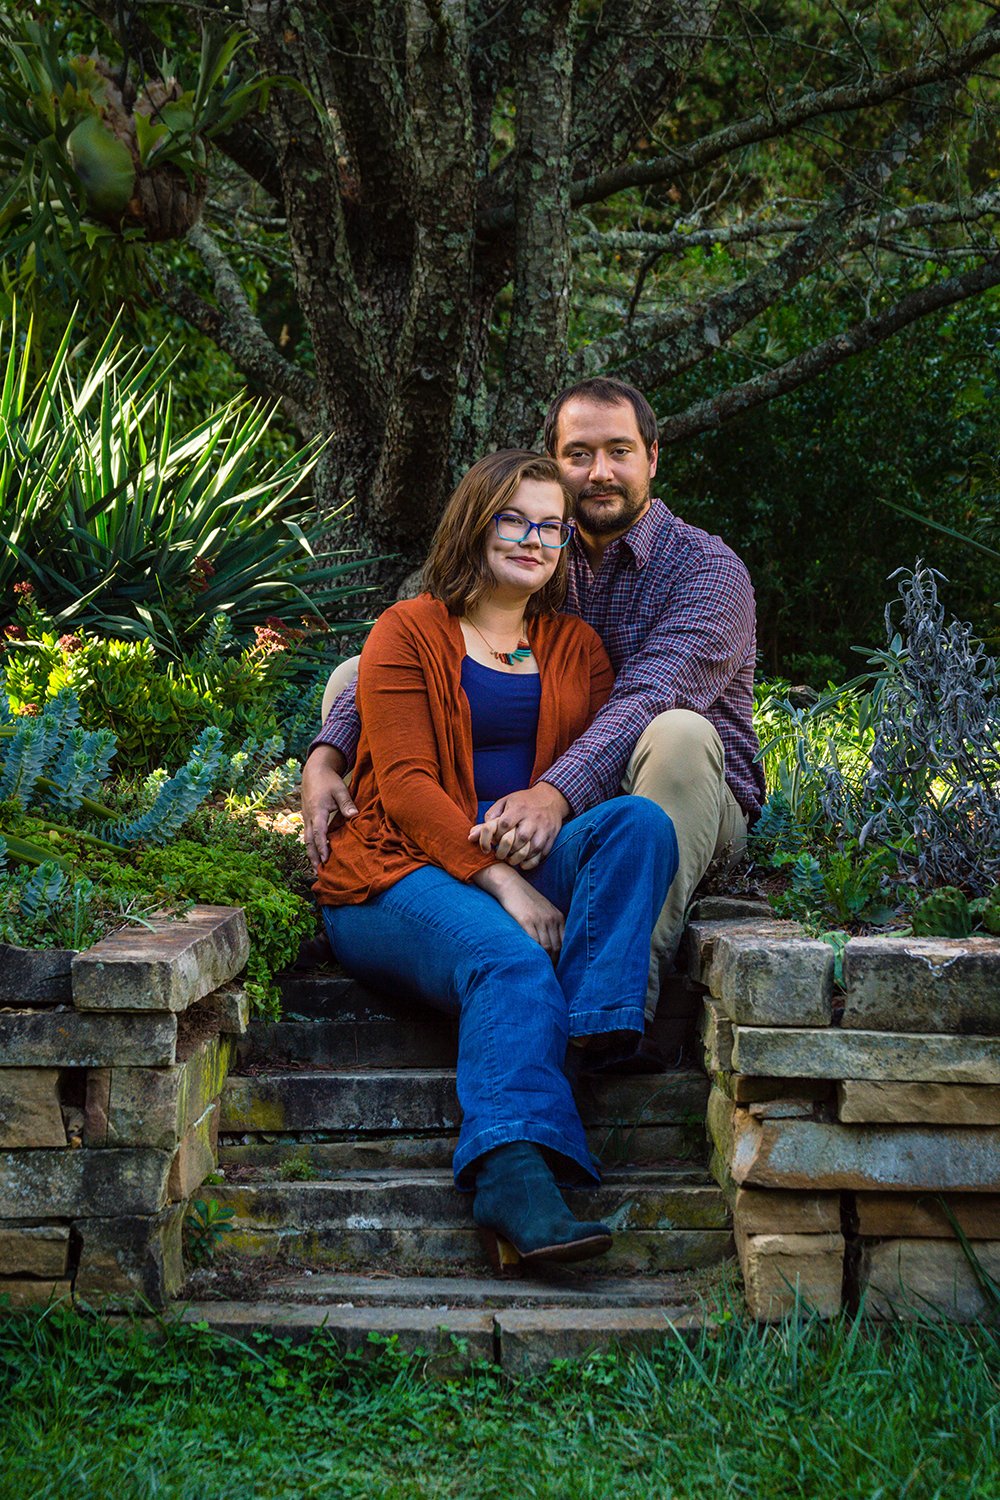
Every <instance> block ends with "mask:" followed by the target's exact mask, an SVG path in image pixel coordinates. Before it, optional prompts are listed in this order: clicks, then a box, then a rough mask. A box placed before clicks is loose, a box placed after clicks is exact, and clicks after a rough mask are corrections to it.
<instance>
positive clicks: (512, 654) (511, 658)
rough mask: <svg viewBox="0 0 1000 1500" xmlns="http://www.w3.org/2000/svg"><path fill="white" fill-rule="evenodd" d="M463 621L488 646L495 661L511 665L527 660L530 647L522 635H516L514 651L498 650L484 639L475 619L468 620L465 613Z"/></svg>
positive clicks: (507, 665)
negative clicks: (516, 640)
mask: <svg viewBox="0 0 1000 1500" xmlns="http://www.w3.org/2000/svg"><path fill="white" fill-rule="evenodd" d="M465 621H466V624H467V625H471V626H472V628H473V630H474V631H475V632H476V634H477V635H478V637H479V639H480V640H481V641H482V642H483V644H484V645H485V646H486V647H487V648H488V650H489V653H490V655H491V656H495V657H496V659H497V661H502V662H503V664H504V666H505V667H512V666H513V665H514V663H515V662H519V661H527V659H528V657H529V656H530V655H531V647H530V646H529V645H528V642H527V641H526V640H525V638H524V636H523V635H519V636H518V642H517V650H516V651H498V650H497V649H496V647H495V646H494V645H492V644H491V643H490V642H489V641H488V640H487V639H486V637H485V636H484V635H483V632H482V631H481V630H480V628H479V626H478V625H477V624H476V623H475V621H473V620H470V619H469V617H468V615H466V617H465Z"/></svg>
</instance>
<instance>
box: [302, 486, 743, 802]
mask: <svg viewBox="0 0 1000 1500" xmlns="http://www.w3.org/2000/svg"><path fill="white" fill-rule="evenodd" d="M565 608H566V610H567V611H568V612H569V613H570V614H575V615H579V616H580V617H581V619H584V620H586V622H587V624H588V625H591V626H593V628H594V630H596V631H597V634H598V635H599V636H600V637H601V640H602V641H603V642H604V647H605V650H606V651H607V653H608V656H609V657H610V658H611V665H612V666H613V667H614V670H615V686H614V690H613V692H612V694H611V697H610V698H609V699H608V701H607V703H606V704H605V706H604V707H603V708H602V709H601V712H600V713H599V714H598V715H597V718H596V719H595V720H594V722H593V724H591V726H590V728H589V729H588V730H586V732H585V733H584V734H583V735H581V737H580V738H579V739H578V740H577V741H576V743H575V744H574V745H572V746H571V748H570V749H569V750H568V751H567V752H566V754H565V755H563V756H562V757H561V758H560V759H559V760H557V761H556V763H555V765H554V766H552V767H550V769H549V770H548V771H546V773H545V780H546V781H547V782H548V783H549V784H550V785H551V786H554V787H556V788H557V789H558V790H559V791H560V792H562V794H563V796H564V797H565V798H566V801H567V802H568V803H569V805H570V807H571V808H572V809H573V812H574V813H580V812H583V811H584V810H585V809H586V808H588V807H593V806H594V805H595V803H598V802H603V801H604V800H606V799H607V798H608V797H613V796H614V795H615V793H616V792H617V791H618V790H619V788H620V786H621V780H622V776H623V775H624V773H625V767H626V766H627V765H628V761H629V757H630V756H631V754H632V751H633V750H634V749H635V744H636V741H637V740H638V738H639V736H640V734H641V733H642V731H643V730H644V729H645V728H646V725H647V724H649V723H650V721H651V720H652V719H654V718H655V717H656V715H657V714H660V713H663V712H664V711H665V710H666V709H669V708H689V709H692V710H693V711H694V712H695V713H698V714H701V715H702V716H703V717H704V718H706V719H708V721H709V722H710V723H711V724H713V725H714V726H715V728H716V730H717V731H718V734H719V738H720V739H721V741H722V747H723V750H724V751H725V756H726V780H727V781H728V783H729V785H730V787H731V788H732V791H733V795H734V796H735V798H736V800H737V802H738V803H739V804H740V807H741V808H742V809H743V811H744V812H745V813H746V814H747V815H748V817H749V818H750V819H751V821H752V820H753V819H754V818H755V817H756V816H757V813H758V812H759V810H760V807H761V804H762V803H763V800H764V776H763V772H762V771H761V768H760V766H759V765H758V764H757V763H756V761H755V756H756V755H757V752H758V749H759V746H758V742H757V736H756V734H755V733H754V729H753V721H752V720H753V670H754V659H755V655H756V649H755V616H754V597H753V589H752V587H751V584H750V578H749V575H748V574H747V570H746V568H745V567H744V566H743V564H742V563H741V562H740V560H739V558H738V557H737V556H736V554H735V552H733V551H731V549H730V548H729V547H727V546H726V544H725V542H723V541H722V540H721V538H720V537H717V536H710V535H709V534H708V533H707V532H705V531H700V530H699V529H698V528H697V527H696V526H688V525H687V524H686V523H685V522H684V521H681V520H678V518H677V517H676V516H675V515H673V514H672V513H671V512H670V511H669V510H668V509H667V507H666V506H665V505H664V504H663V503H662V501H660V500H653V501H652V502H651V504H650V507H649V509H648V510H647V511H646V513H645V515H643V516H642V517H640V519H639V520H638V521H636V523H635V525H634V526H632V527H631V528H630V530H628V531H627V532H626V533H625V535H624V536H621V537H618V538H617V539H616V540H615V541H613V542H611V543H610V545H609V546H608V547H607V548H606V549H605V552H604V559H603V561H602V564H601V567H600V569H599V571H598V572H597V573H596V574H595V573H594V572H593V571H592V570H591V567H590V563H589V561H588V559H587V554H586V552H585V551H584V549H583V546H582V545H581V543H580V542H579V540H578V539H577V538H576V537H574V538H573V540H572V541H571V542H570V548H569V592H568V594H567V598H566V604H565ZM359 727H360V721H359V719H358V715H357V710H356V709H355V707H354V702H353V694H351V693H343V694H341V696H340V698H338V699H337V701H336V703H335V704H334V705H333V708H332V709H331V711H330V714H329V717H328V718H327V721H326V723H325V724H324V725H323V728H322V730H321V731H320V734H319V735H318V737H317V739H316V740H315V741H314V743H315V744H326V745H335V746H336V748H337V749H338V750H340V751H341V753H342V754H343V755H344V756H345V757H346V759H347V762H348V764H350V763H351V761H352V760H353V759H354V753H355V750H356V748H357V742H358V732H359Z"/></svg>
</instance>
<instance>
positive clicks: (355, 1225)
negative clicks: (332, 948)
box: [185, 974, 732, 1368]
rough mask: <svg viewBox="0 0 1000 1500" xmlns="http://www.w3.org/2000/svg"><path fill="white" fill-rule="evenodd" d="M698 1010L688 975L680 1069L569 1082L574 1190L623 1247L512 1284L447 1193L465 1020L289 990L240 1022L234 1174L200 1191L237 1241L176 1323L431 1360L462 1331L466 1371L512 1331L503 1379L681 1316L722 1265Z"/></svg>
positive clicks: (681, 1003) (660, 1023)
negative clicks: (575, 1139) (595, 1162)
mask: <svg viewBox="0 0 1000 1500" xmlns="http://www.w3.org/2000/svg"><path fill="white" fill-rule="evenodd" d="M700 1007H701V993H700V991H698V990H697V989H695V988H694V987H693V986H689V985H688V984H687V983H686V982H685V981H683V980H680V979H678V980H677V981H676V983H675V984H674V986H673V988H672V989H671V990H670V992H669V993H668V994H667V995H666V996H665V998H664V1002H663V1004H662V1006H661V1015H660V1016H659V1017H658V1019H657V1021H656V1023H655V1025H654V1030H653V1036H654V1039H655V1040H656V1041H657V1043H658V1044H659V1045H660V1046H661V1048H662V1049H663V1050H664V1052H665V1054H666V1055H667V1056H669V1057H670V1058H671V1060H672V1062H673V1063H674V1064H675V1066H673V1067H671V1069H670V1070H669V1071H667V1072H664V1073H659V1074H651V1075H645V1076H641V1077H624V1076H618V1077H615V1076H607V1077H604V1078H600V1079H598V1078H588V1079H584V1080H582V1081H581V1084H580V1086H579V1089H578V1100H579V1103H580V1108H581V1114H582V1115H583V1118H584V1122H585V1124H586V1126H587V1129H588V1138H589V1141H590V1145H591V1149H592V1150H593V1151H594V1153H595V1154H596V1155H597V1156H598V1157H599V1158H600V1160H601V1162H602V1164H603V1166H604V1169H605V1176H604V1181H603V1183H602V1185H601V1187H600V1188H599V1189H597V1190H596V1191H595V1192H588V1193H570V1194H568V1195H567V1197H568V1201H569V1202H570V1204H571V1206H572V1207H573V1208H574V1210H575V1211H576V1212H578V1213H579V1214H585V1215H587V1216H588V1217H593V1216H597V1217H601V1218H603V1219H605V1220H606V1221H607V1222H609V1223H610V1224H611V1225H612V1226H613V1228H614V1229H615V1243H614V1248H613V1250H612V1251H611V1253H610V1254H609V1255H607V1256H604V1257H601V1258H600V1259H598V1260H595V1261H591V1262H584V1263H582V1264H581V1265H578V1266H572V1267H569V1266H568V1267H560V1268H552V1269H550V1271H549V1272H548V1273H547V1274H546V1276H545V1277H544V1278H540V1277H539V1276H538V1275H537V1274H536V1275H532V1276H530V1277H529V1276H524V1277H513V1278H509V1279H503V1280H501V1279H500V1278H498V1277H497V1276H495V1275H494V1273H493V1272H492V1270H491V1268H490V1266H489V1263H488V1261H487V1258H486V1255H485V1252H484V1251H483V1248H482V1246H481V1242H480V1240H479V1237H478V1233H477V1231H476V1229H475V1226H474V1225H473V1222H472V1216H471V1196H470V1195H467V1194H460V1193H457V1192H456V1191H455V1190H454V1187H453V1185H452V1179H451V1170H450V1163H451V1156H452V1152H453V1150H454V1145H455V1140H456V1137H457V1132H458V1119H459V1112H458V1104H457V1099H456V1095H455V1071H454V1063H455V1054H456V1032H455V1026H454V1023H453V1022H452V1021H450V1020H449V1019H448V1018H447V1017H444V1016H440V1015H436V1014H434V1013H433V1012H429V1011H425V1010H423V1009H422V1008H419V1007H416V1006H413V1005H409V1004H407V1003H405V1002H403V1001H397V1000H393V999H391V998H387V997H381V996H380V997H374V996H372V995H371V994H370V993H367V992H366V991H365V990H363V989H362V988H361V987H360V986H358V985H356V984H354V983H353V982H351V981H349V980H347V979H345V978H343V977H339V976H336V975H319V974H316V975H305V976H299V977H296V976H289V979H288V981H287V985H286V992H285V995H284V1013H285V1015H286V1016H287V1017H288V1019H286V1020H283V1021H281V1022H276V1023H264V1022H256V1023H253V1024H252V1025H251V1026H250V1029H249V1030H248V1032H247V1034H246V1035H245V1036H244V1037H243V1038H242V1040H241V1042H240V1045H239V1052H238V1060H237V1065H236V1068H235V1071H234V1072H233V1073H232V1074H231V1075H230V1077H229V1079H228V1081H227V1084H226V1088H225V1091H224V1094H223V1099H222V1112H221V1118H220V1123H219V1168H220V1172H221V1173H222V1174H223V1176H224V1181H223V1182H222V1183H220V1184H219V1185H216V1186H212V1187H210V1188H208V1187H206V1188H205V1189H204V1195H205V1196H211V1197H213V1198H215V1199H216V1201H217V1202H218V1203H219V1204H220V1205H223V1206H227V1207H230V1208H232V1209H233V1211H234V1214H233V1219H232V1231H231V1233H229V1234H228V1235H227V1237H226V1250H225V1254H224V1255H223V1256H221V1257H220V1262H219V1268H218V1269H213V1270H212V1271H211V1272H209V1273H197V1274H196V1275H195V1277H194V1278H193V1280H192V1282H191V1284H190V1286H189V1288H188V1295H189V1296H190V1297H193V1298H194V1299H195V1300H194V1301H192V1302H190V1303H189V1305H188V1307H187V1310H186V1312H185V1316H187V1317H191V1318H201V1319H207V1320H208V1321H209V1322H211V1323H212V1324H213V1325H215V1326H217V1327H225V1328H229V1329H231V1330H239V1329H242V1330H244V1331H245V1330H246V1328H247V1327H248V1326H267V1327H270V1328H272V1329H276V1328H278V1329H280V1330H281V1331H283V1332H285V1333H290V1334H292V1335H293V1336H295V1335H298V1334H300V1333H302V1332H303V1331H306V1330H308V1329H310V1328H312V1327H315V1326H318V1325H320V1324H324V1323H325V1324H326V1325H327V1326H329V1327H331V1328H332V1329H333V1330H334V1331H335V1332H336V1333H337V1337H338V1340H339V1341H340V1342H342V1343H346V1344H347V1345H349V1346H350V1345H352V1344H353V1345H355V1346H357V1345H359V1344H360V1343H361V1342H363V1341H364V1340H365V1339H366V1338H367V1337H368V1336H369V1334H370V1333H371V1332H373V1331H375V1332H383V1333H386V1334H392V1335H395V1336H397V1337H398V1338H399V1339H400V1341H401V1343H402V1344H403V1346H404V1347H406V1346H407V1345H408V1344H409V1345H410V1346H414V1347H416V1346H420V1347H423V1348H427V1347H428V1343H430V1345H432V1346H433V1345H435V1343H437V1344H438V1345H440V1342H441V1339H442V1338H444V1339H445V1340H447V1338H448V1336H449V1335H450V1334H456V1335H459V1336H460V1337H461V1338H462V1340H463V1347H464V1348H466V1349H467V1351H468V1357H470V1358H472V1357H480V1356H484V1355H485V1357H489V1358H494V1359H497V1358H500V1357H501V1356H500V1345H501V1343H502V1342H503V1339H504V1337H506V1338H507V1348H508V1353H507V1357H505V1358H503V1359H502V1360H501V1362H503V1363H505V1364H506V1365H508V1366H510V1367H511V1368H513V1367H514V1366H515V1365H516V1366H517V1367H518V1368H530V1367H532V1365H533V1362H536V1360H537V1361H541V1362H545V1361H548V1360H550V1359H552V1358H554V1357H557V1356H559V1355H561V1354H567V1355H569V1354H575V1353H580V1352H583V1350H584V1349H586V1348H593V1347H605V1346H608V1345H610V1344H611V1343H615V1342H622V1341H624V1342H627V1343H629V1344H631V1345H635V1344H636V1343H638V1344H640V1345H641V1344H643V1343H648V1342H649V1341H650V1340H651V1339H653V1338H654V1337H660V1338H662V1337H663V1336H664V1332H665V1322H666V1321H670V1322H674V1323H678V1322H679V1323H680V1324H684V1323H685V1322H690V1321H691V1313H690V1308H691V1306H692V1304H694V1303H695V1302H696V1301H697V1297H698V1294H699V1292H700V1291H702V1290H703V1289H704V1288H705V1287H706V1286H707V1285H708V1284H709V1282H710V1281H711V1279H712V1272H711V1270H710V1268H714V1267H718V1266H719V1265H720V1263H722V1262H724V1261H725V1260H727V1259H728V1257H729V1256H730V1255H731V1254H732V1239H731V1232H730V1220H729V1216H728V1211H727V1208H726V1204H725V1202H724V1199H723V1196H722V1193H721V1191H720V1189H719V1188H718V1186H717V1185H716V1184H715V1182H714V1181H713V1180H712V1179H711V1177H710V1176H709V1175H708V1170H707V1143H706V1135H705V1107H706V1101H707V1096H708V1080H707V1079H706V1077H705V1075H704V1072H703V1071H702V1070H701V1069H700V1068H699V1067H698V1066H697V1065H696V1064H695V1063H694V1062H693V1061H692V1059H693V1057H694V1055H695V1047H694V1040H695V1027H696V1018H697V1015H698V1012H699V1010H700ZM512 1320H513V1322H512ZM505 1328H506V1330H507V1333H506V1335H505V1334H504V1329H505ZM515 1349H516V1350H517V1351H519V1352H517V1353H516V1354H515Z"/></svg>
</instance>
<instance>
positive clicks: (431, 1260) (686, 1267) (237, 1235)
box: [226, 1222, 733, 1276]
mask: <svg viewBox="0 0 1000 1500" xmlns="http://www.w3.org/2000/svg"><path fill="white" fill-rule="evenodd" d="M226 1249H227V1252H228V1253H229V1254H230V1255H232V1256H234V1257H240V1256H249V1257H253V1258H258V1259H262V1260H265V1261H267V1262H275V1261H279V1262H281V1261H285V1262H289V1263H292V1264H295V1265H298V1266H302V1267H310V1268H311V1267H317V1268H329V1269H339V1270H345V1271H346V1270H356V1271H372V1270H376V1271H378V1272H380V1273H385V1274H391V1275H395V1276H409V1275H435V1274H440V1275H444V1276H448V1275H454V1274H456V1273H458V1272H462V1271H469V1272H472V1273H475V1274H478V1275H483V1274H485V1273H487V1272H488V1270H489V1260H488V1257H487V1255H486V1252H485V1251H484V1249H483V1244H482V1240H481V1239H480V1237H479V1234H478V1232H477V1230H476V1229H475V1226H474V1225H472V1224H471V1222H470V1224H469V1225H468V1226H467V1227H463V1228H448V1227H435V1228H431V1229H345V1228H343V1227H342V1226H340V1225H332V1226H331V1225H320V1226H318V1227H314V1228H311V1229H300V1228H294V1227H292V1226H290V1225H285V1226H284V1227H281V1228H271V1229H257V1228H244V1227H242V1226H241V1225H239V1224H237V1225H236V1226H235V1228H234V1229H233V1231H232V1232H231V1233H230V1234H228V1235H227V1236H226ZM732 1255H733V1239H732V1235H731V1234H730V1232H729V1230H727V1229H632V1230H628V1231H627V1232H626V1233H624V1234H619V1235H616V1236H615V1240H614V1243H613V1245H612V1247H611V1249H610V1251H609V1252H608V1253H607V1254H606V1255H602V1256H601V1257H600V1258H599V1260H594V1261H584V1262H582V1263H581V1271H580V1274H581V1275H582V1276H590V1275H596V1274H600V1275H615V1274H622V1275H627V1276H652V1275H657V1274H660V1273H661V1272H664V1271H690V1270H700V1269H703V1268H705V1267H708V1266H715V1265H719V1264H720V1263H721V1262H722V1261H724V1260H729V1259H730V1258H731V1257H732Z"/></svg>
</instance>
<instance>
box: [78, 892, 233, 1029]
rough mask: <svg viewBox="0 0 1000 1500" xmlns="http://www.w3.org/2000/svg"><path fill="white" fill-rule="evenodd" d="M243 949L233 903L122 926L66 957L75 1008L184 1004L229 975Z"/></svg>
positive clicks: (168, 1007)
mask: <svg viewBox="0 0 1000 1500" xmlns="http://www.w3.org/2000/svg"><path fill="white" fill-rule="evenodd" d="M249 952H250V941H249V938H248V937H247V924H246V918H245V916H244V915H243V911H242V910H241V909H240V908H239V907H229V906H195V907H193V908H192V909H191V911H189V912H188V913H187V915H186V916H185V917H183V918H181V919H180V920H179V921H176V922H154V923H153V924H152V928H151V930H150V929H146V928H134V927H123V928H122V929H121V930H120V931H119V932H116V933H113V934H112V935H111V937H107V938H104V939H103V941H102V942H100V943H95V944H94V946H93V948H88V949H87V951H86V952H85V953H79V954H77V956H76V958H75V959H74V960H73V1003H74V1005H75V1006H76V1008H77V1010H83V1011H88V1010H125V1011H137V1010H160V1011H163V1010H166V1011H178V1010H186V1009H187V1007H188V1006H189V1005H192V1004H193V1003H194V1002H195V1001H196V1000H200V999H202V997H203V996H205V995H208V994H210V993H211V992H212V990H214V989H217V988H218V987H219V985H222V984H226V983H227V982H228V981H229V980H230V979H233V978H235V976H236V975H237V974H238V973H239V971H240V970H241V969H242V968H243V966H244V964H245V963H246V961H247V957H248V955H249Z"/></svg>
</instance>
